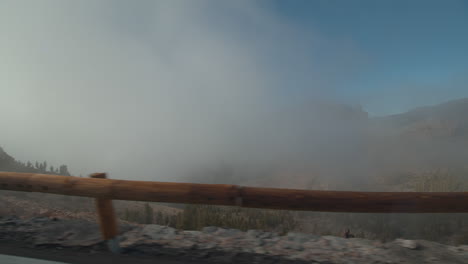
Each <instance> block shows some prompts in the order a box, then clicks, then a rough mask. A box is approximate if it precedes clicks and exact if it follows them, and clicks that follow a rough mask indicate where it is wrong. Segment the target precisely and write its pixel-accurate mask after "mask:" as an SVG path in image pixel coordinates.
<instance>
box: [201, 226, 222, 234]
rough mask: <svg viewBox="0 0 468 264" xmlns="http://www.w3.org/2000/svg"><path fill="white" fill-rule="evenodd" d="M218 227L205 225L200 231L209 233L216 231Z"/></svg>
mask: <svg viewBox="0 0 468 264" xmlns="http://www.w3.org/2000/svg"><path fill="white" fill-rule="evenodd" d="M218 229H219V228H218V227H216V226H206V227H204V228H202V232H203V233H208V234H209V233H214V232H216V231H218Z"/></svg>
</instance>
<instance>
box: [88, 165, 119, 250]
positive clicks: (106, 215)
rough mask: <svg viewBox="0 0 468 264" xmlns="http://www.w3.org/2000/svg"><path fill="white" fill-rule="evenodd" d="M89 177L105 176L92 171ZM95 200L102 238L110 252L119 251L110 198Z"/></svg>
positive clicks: (116, 228) (104, 177)
mask: <svg viewBox="0 0 468 264" xmlns="http://www.w3.org/2000/svg"><path fill="white" fill-rule="evenodd" d="M89 177H91V178H97V179H106V178H107V176H106V174H105V173H93V174H91V175H89ZM95 202H96V210H97V214H98V218H99V226H100V229H101V234H102V238H103V239H104V240H106V241H107V246H108V248H109V250H110V251H111V252H113V253H119V252H120V246H119V241H118V240H117V235H118V227H117V219H116V217H115V212H114V207H113V205H112V200H111V199H107V198H96V199H95Z"/></svg>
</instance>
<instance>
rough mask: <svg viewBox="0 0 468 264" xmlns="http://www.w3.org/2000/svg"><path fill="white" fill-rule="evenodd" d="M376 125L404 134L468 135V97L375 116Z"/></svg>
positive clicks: (434, 135) (432, 135) (374, 122)
mask: <svg viewBox="0 0 468 264" xmlns="http://www.w3.org/2000/svg"><path fill="white" fill-rule="evenodd" d="M371 121H372V122H373V124H374V125H378V126H382V127H384V128H386V129H392V130H393V131H398V132H400V133H403V134H408V135H419V136H430V137H468V98H464V99H458V100H452V101H449V102H445V103H442V104H438V105H434V106H425V107H418V108H415V109H413V110H411V111H408V112H406V113H402V114H397V115H390V116H385V117H378V118H373V119H372V120H371Z"/></svg>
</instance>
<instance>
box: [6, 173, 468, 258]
mask: <svg viewBox="0 0 468 264" xmlns="http://www.w3.org/2000/svg"><path fill="white" fill-rule="evenodd" d="M90 177H91V178H80V177H73V176H61V175H48V174H34V173H16V172H0V190H11V191H23V192H42V193H53V194H63V195H73V196H86V197H94V198H96V209H97V212H98V217H99V224H100V227H101V233H102V237H103V239H104V240H106V241H107V244H108V247H109V250H110V251H112V252H114V253H119V252H121V250H120V246H119V242H118V239H117V235H118V227H117V220H116V218H115V213H114V208H113V206H112V200H132V201H148V202H166V203H192V204H212V205H231V206H241V207H251V208H269V209H286V210H306V211H322V212H359V213H468V192H449V193H443V192H440V193H436V192H430V193H424V192H346V191H313V190H296V189H278V188H257V187H243V186H238V185H228V184H196V183H173V182H148V181H127V180H110V179H106V174H105V173H94V174H91V175H90Z"/></svg>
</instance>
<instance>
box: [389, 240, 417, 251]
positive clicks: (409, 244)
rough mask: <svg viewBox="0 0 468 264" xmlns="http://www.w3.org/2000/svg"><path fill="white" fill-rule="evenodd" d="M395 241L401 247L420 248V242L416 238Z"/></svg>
mask: <svg viewBox="0 0 468 264" xmlns="http://www.w3.org/2000/svg"><path fill="white" fill-rule="evenodd" d="M395 243H396V244H397V245H399V246H401V247H404V248H408V249H419V248H420V246H419V244H418V243H417V242H416V241H414V240H407V239H400V238H399V239H396V240H395Z"/></svg>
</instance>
